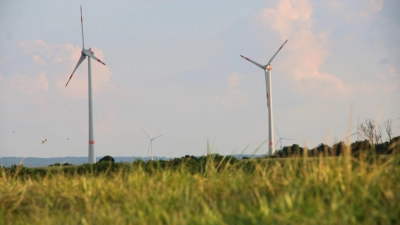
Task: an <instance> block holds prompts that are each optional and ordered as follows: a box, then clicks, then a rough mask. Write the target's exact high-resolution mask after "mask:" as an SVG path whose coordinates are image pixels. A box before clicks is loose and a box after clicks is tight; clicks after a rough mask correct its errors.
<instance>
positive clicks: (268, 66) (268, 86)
mask: <svg viewBox="0 0 400 225" xmlns="http://www.w3.org/2000/svg"><path fill="white" fill-rule="evenodd" d="M287 41H288V40H286V41H285V42H284V43H283V45H282V46H281V47H280V48H279V49H278V51H277V52H276V53H275V54H274V55H273V56H272V58H271V59H270V60H269V62H268V63H267V64H266V65H261V64H259V63H257V62H255V61H253V60H251V59H249V58H246V57H244V56H242V55H240V56H241V57H242V58H244V59H246V60H247V61H249V62H251V63H253V64H254V65H256V66H258V67H260V68H261V69H263V70H264V71H265V84H266V89H267V94H266V96H267V106H268V123H269V137H268V139H269V148H268V154H269V155H273V154H274V153H275V146H274V118H273V115H272V84H271V70H272V66H271V62H272V60H273V59H274V58H275V56H276V55H277V54H278V52H279V51H280V50H281V49H282V47H283V46H284V45H285V44H286V42H287Z"/></svg>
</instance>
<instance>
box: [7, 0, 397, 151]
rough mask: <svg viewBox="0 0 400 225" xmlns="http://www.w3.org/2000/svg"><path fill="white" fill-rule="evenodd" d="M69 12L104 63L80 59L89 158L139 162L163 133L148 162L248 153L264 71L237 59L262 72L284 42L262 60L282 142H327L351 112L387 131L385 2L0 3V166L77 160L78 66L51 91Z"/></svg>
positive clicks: (84, 146) (388, 16)
mask: <svg viewBox="0 0 400 225" xmlns="http://www.w3.org/2000/svg"><path fill="white" fill-rule="evenodd" d="M80 5H82V7H83V22H84V33H85V47H87V48H89V47H91V48H92V50H93V51H94V53H95V56H97V57H98V58H100V59H101V60H102V61H104V62H105V63H106V66H103V65H102V64H100V63H97V62H94V61H92V74H93V78H92V79H93V98H94V103H93V107H94V129H95V130H94V135H95V141H96V145H95V152H96V156H104V155H112V156H146V155H147V147H148V144H149V140H148V138H147V137H146V136H145V134H144V133H143V132H142V130H141V128H143V129H145V130H146V131H147V133H148V134H149V135H150V136H156V135H159V134H164V135H163V136H162V137H160V138H158V139H156V140H155V141H154V142H153V147H154V148H153V151H154V155H155V156H167V157H179V156H182V155H185V154H191V155H201V154H205V153H206V151H207V147H206V146H207V140H209V141H210V143H211V146H212V149H211V150H212V151H214V152H218V153H220V154H231V153H233V152H235V153H241V152H242V151H243V150H244V149H246V148H247V150H246V151H245V153H252V152H253V151H254V150H255V149H256V148H257V146H259V145H260V144H262V143H263V142H264V141H266V140H267V138H268V111H267V105H266V99H265V81H264V72H263V71H262V70H261V69H260V68H258V67H256V66H255V65H253V64H251V63H249V62H247V61H246V60H243V59H242V58H241V57H240V56H239V55H241V54H242V55H244V56H247V57H249V58H251V59H253V60H255V61H257V62H259V63H261V64H266V63H267V62H268V60H269V59H270V58H271V56H272V55H273V54H274V53H275V52H276V50H277V49H278V48H279V47H280V46H281V45H282V43H283V42H284V41H285V40H286V39H289V41H288V42H287V44H286V45H285V47H284V48H283V49H282V51H281V52H280V53H279V54H278V55H277V57H276V58H275V59H274V61H273V63H272V66H273V70H272V90H273V110H274V120H275V125H276V126H277V127H278V129H279V133H280V135H281V137H285V138H291V139H293V141H287V140H286V141H284V142H283V145H292V144H294V143H297V144H299V145H300V146H304V145H307V146H308V147H310V148H312V147H316V146H317V145H318V144H320V143H322V142H323V143H326V144H329V145H332V144H333V143H334V141H335V140H337V141H338V140H341V139H343V138H344V137H346V135H347V134H348V132H350V133H353V132H356V126H357V119H358V117H359V118H360V122H361V121H364V120H365V119H366V118H370V119H374V120H376V121H377V122H378V123H379V124H383V122H384V121H386V120H387V119H392V120H393V129H394V134H395V135H396V136H397V135H400V128H399V126H400V119H398V118H400V104H399V97H400V87H399V85H400V83H399V82H400V38H399V37H400V14H399V12H398V9H400V2H399V1H398V0H384V1H379V0H368V1H367V0H359V1H345V0H330V1H318V0H314V1H311V0H276V1H259V0H254V1H240V0H229V1H213V0H203V1H183V0H182V1H175V0H170V1H161V0H160V1H157V0H150V1H119V2H118V3H113V1H53V0H38V1H31V0H0V28H1V29H0V157H4V156H21V157H59V156H87V154H88V153H87V152H88V98H87V92H88V88H87V70H88V69H87V60H85V62H84V63H82V65H81V66H80V67H79V68H78V70H77V72H76V73H75V75H74V77H73V78H72V80H71V82H70V83H69V85H68V87H67V88H65V87H64V86H65V83H66V82H67V80H68V78H69V76H70V74H71V72H72V70H73V69H74V67H75V65H76V63H77V61H78V59H79V57H80V51H81V49H82V39H81V26H80V11H79V6H80ZM351 106H352V110H351ZM350 115H352V120H350ZM349 127H350V130H349ZM68 138H69V140H68ZM43 139H47V140H48V142H47V143H46V144H41V141H42V140H43ZM384 139H386V136H384ZM278 140H279V136H278V134H277V133H275V142H277V141H278ZM355 140H356V136H353V137H352V140H351V141H355ZM267 148H268V146H267V144H264V145H263V146H262V147H261V148H260V150H259V152H258V154H264V153H266V152H267ZM278 148H279V145H278V146H277V149H278Z"/></svg>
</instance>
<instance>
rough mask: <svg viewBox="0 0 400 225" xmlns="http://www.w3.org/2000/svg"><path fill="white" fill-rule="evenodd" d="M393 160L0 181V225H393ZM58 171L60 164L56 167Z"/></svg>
mask: <svg viewBox="0 0 400 225" xmlns="http://www.w3.org/2000/svg"><path fill="white" fill-rule="evenodd" d="M399 163H400V157H399V155H395V154H393V155H390V156H386V157H382V158H378V159H376V160H371V158H369V159H363V158H361V159H356V158H352V157H335V158H329V157H326V158H324V157H321V158H314V159H311V160H310V159H309V158H301V157H298V158H288V159H265V160H244V161H239V162H238V163H235V164H223V163H222V164H219V163H208V164H207V166H205V168H204V171H203V172H200V173H194V174H193V173H191V172H190V171H189V169H188V168H187V167H185V165H181V166H180V167H179V168H178V169H176V168H174V169H172V168H170V169H168V168H164V169H155V170H153V171H151V173H150V172H148V171H146V170H144V169H142V168H141V167H140V166H136V167H134V166H133V165H132V167H131V168H130V169H129V171H127V170H126V169H121V170H119V171H117V172H115V173H107V174H100V175H96V176H94V175H91V174H90V173H89V174H86V175H75V176H71V175H64V174H63V173H62V172H60V173H55V174H52V175H51V176H44V177H36V178H29V177H28V178H26V177H25V178H20V177H18V176H15V175H10V174H7V173H6V172H5V171H4V170H3V173H2V175H1V177H0V223H1V224H400V205H399V202H400V164H399ZM60 171H62V170H60Z"/></svg>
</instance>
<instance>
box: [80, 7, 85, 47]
mask: <svg viewBox="0 0 400 225" xmlns="http://www.w3.org/2000/svg"><path fill="white" fill-rule="evenodd" d="M81 28H82V46H83V47H82V48H83V49H85V39H84V38H83V19H82V6H81Z"/></svg>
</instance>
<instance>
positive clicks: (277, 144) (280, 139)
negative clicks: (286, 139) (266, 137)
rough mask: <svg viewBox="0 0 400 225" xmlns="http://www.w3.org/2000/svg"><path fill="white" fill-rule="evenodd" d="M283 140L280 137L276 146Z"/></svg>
mask: <svg viewBox="0 0 400 225" xmlns="http://www.w3.org/2000/svg"><path fill="white" fill-rule="evenodd" d="M279 142H281V138H279V140H278V142H276V144H275V147H276V146H277V145H278V144H279Z"/></svg>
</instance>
